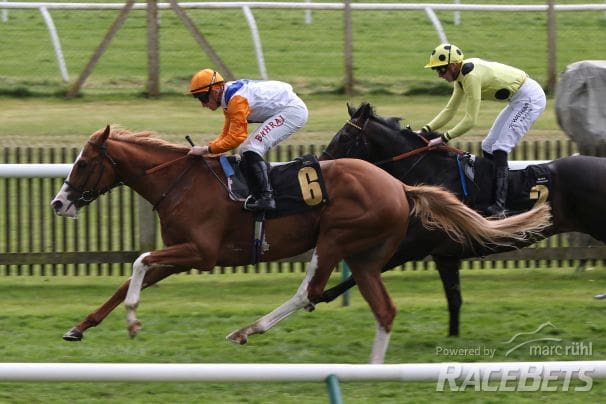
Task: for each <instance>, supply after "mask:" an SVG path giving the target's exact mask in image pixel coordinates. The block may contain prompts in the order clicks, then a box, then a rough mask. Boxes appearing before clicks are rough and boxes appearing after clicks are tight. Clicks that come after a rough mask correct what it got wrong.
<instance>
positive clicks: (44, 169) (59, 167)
mask: <svg viewBox="0 0 606 404" xmlns="http://www.w3.org/2000/svg"><path fill="white" fill-rule="evenodd" d="M548 162H549V160H513V161H510V162H509V168H510V169H512V170H521V169H523V168H526V167H527V166H529V165H534V164H542V163H548ZM71 168H72V165H71V164H0V178H45V177H48V178H57V177H67V175H68V174H69V171H70V170H71Z"/></svg>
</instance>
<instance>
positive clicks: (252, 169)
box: [243, 151, 276, 212]
mask: <svg viewBox="0 0 606 404" xmlns="http://www.w3.org/2000/svg"><path fill="white" fill-rule="evenodd" d="M243 157H244V161H246V165H247V167H246V171H247V174H248V178H249V183H250V186H251V195H250V196H249V197H248V198H247V199H246V201H245V202H244V209H246V210H250V211H253V212H258V211H264V210H273V209H275V208H276V201H275V200H274V193H273V190H272V189H271V183H270V181H269V172H268V169H267V163H265V160H263V158H262V157H261V156H259V155H258V154H257V153H255V152H250V151H248V152H244V153H243Z"/></svg>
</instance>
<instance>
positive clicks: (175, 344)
mask: <svg viewBox="0 0 606 404" xmlns="http://www.w3.org/2000/svg"><path fill="white" fill-rule="evenodd" d="M301 278H302V274H266V275H257V276H251V275H242V274H230V275H189V276H188V275H177V276H174V277H172V278H169V279H167V280H165V281H164V282H162V283H161V284H160V285H159V286H158V287H152V288H151V289H147V290H145V291H144V292H143V294H142V298H141V303H140V306H139V310H138V314H139V318H140V320H141V321H142V322H143V329H142V332H141V334H140V335H139V336H138V337H137V338H136V339H134V340H130V339H129V338H128V337H127V333H126V329H125V318H124V307H123V306H119V307H118V308H117V309H116V311H115V312H114V313H113V314H111V315H110V316H109V317H108V319H107V320H106V321H105V322H104V323H102V324H101V325H99V326H98V327H96V328H92V329H90V330H89V331H88V333H87V334H86V336H85V339H84V340H83V341H82V342H80V343H68V342H64V341H63V340H62V339H61V335H62V334H63V333H64V332H65V331H67V329H69V328H70V327H71V326H72V325H73V324H75V323H76V322H77V321H79V320H80V319H81V318H83V317H84V315H86V314H87V313H89V312H90V311H91V310H92V309H93V308H95V307H97V306H98V305H99V304H100V303H102V302H103V301H104V300H105V299H106V298H107V297H108V296H109V295H110V294H111V293H112V292H113V290H114V289H115V287H117V286H118V284H120V283H121V282H122V281H123V279H120V278H119V277H109V278H108V277H8V278H2V279H1V280H0V307H2V312H1V313H0V339H1V340H2V341H3V343H2V344H1V345H0V358H2V362H133V363H152V362H153V363H255V362H259V363H274V362H284V363H331V362H338V363H343V362H344V363H365V362H366V361H367V359H368V355H369V353H370V346H371V343H372V338H373V335H374V320H373V318H372V314H371V312H370V310H369V309H368V307H367V305H366V303H365V302H364V301H363V299H362V298H361V297H360V296H359V294H358V292H357V291H354V292H353V294H352V303H351V305H350V306H348V307H341V306H340V301H335V302H333V303H331V304H328V305H326V304H322V305H319V306H318V307H317V309H316V311H315V312H313V313H307V312H300V313H297V314H295V315H293V317H291V318H289V319H288V320H286V321H284V322H283V323H282V324H280V325H278V326H277V327H276V328H274V329H273V330H271V331H269V332H268V333H266V334H264V335H257V336H252V337H251V339H250V340H249V343H248V345H245V346H239V345H234V344H231V343H228V342H226V341H225V340H224V339H223V338H224V336H225V335H227V334H228V333H229V332H230V331H232V330H234V329H236V328H238V327H240V326H243V325H245V324H248V323H250V322H251V321H252V320H254V319H256V318H257V317H259V316H261V315H263V314H265V313H266V312H268V311H270V310H271V309H273V308H274V307H275V306H277V305H278V304H279V303H281V302H283V301H284V300H285V299H287V298H288V297H290V296H291V295H292V293H294V291H295V289H296V287H297V286H298V284H299V282H300V280H301ZM336 280H338V275H335V279H333V282H335V281H336ZM605 281H606V272H605V271H604V270H603V269H594V270H589V271H585V272H575V271H574V270H559V269H557V268H551V269H542V270H517V269H507V270H469V271H464V272H463V273H462V287H463V295H464V298H465V305H464V308H463V316H462V330H461V337H459V338H449V337H446V331H447V328H446V322H447V313H446V309H445V301H444V298H443V296H442V290H441V284H440V281H439V277H438V274H437V273H436V272H435V271H405V272H393V273H388V274H386V275H385V282H386V285H387V287H388V289H389V291H390V294H391V296H392V297H393V299H394V301H395V303H396V305H397V307H398V316H397V317H396V321H395V324H394V331H393V335H392V339H391V343H390V348H389V351H388V352H387V357H386V363H403V362H410V363H423V362H451V361H453V362H470V361H472V362H473V361H512V360H514V361H542V360H591V359H594V360H595V359H601V358H603V357H604V355H605V353H606V352H605V347H606V337H605V336H604V335H605V334H604V328H605V327H604V322H603V321H602V318H603V312H604V302H603V301H598V300H594V299H593V298H592V295H593V294H594V293H596V292H602V291H603V287H604V285H605ZM548 321H549V322H551V323H552V324H553V325H554V326H555V327H556V328H553V327H548V328H546V329H545V330H544V331H543V332H542V333H540V334H539V336H542V337H553V338H561V340H562V342H561V343H559V344H562V345H566V344H571V343H573V342H583V343H585V344H588V343H591V344H592V354H591V355H584V356H574V355H569V356H565V357H563V356H560V357H558V356H557V355H554V356H542V357H537V356H532V355H530V354H529V352H528V351H527V350H526V351H525V350H522V349H520V350H517V351H515V352H514V353H513V354H512V355H510V356H505V353H506V352H507V349H509V348H511V344H506V343H505V342H506V341H507V340H509V339H510V338H511V337H512V336H513V335H514V334H516V333H518V332H529V331H534V330H535V329H536V328H538V327H539V326H540V325H541V324H542V323H545V322H548ZM546 345H549V343H546ZM478 347H480V348H481V349H482V350H483V349H484V348H490V349H494V350H495V352H496V353H495V355H494V356H493V357H488V356H484V355H483V354H482V355H479V356H474V355H468V356H465V355H445V354H443V353H439V352H443V350H442V351H440V349H444V348H448V349H455V348H470V349H474V348H478ZM556 385H557V384H556ZM559 386H560V387H559V389H560V390H561V384H560V385H559ZM605 389H606V384H604V382H603V381H598V380H596V381H594V386H593V388H592V390H591V391H590V392H587V393H578V392H577V393H575V392H573V391H571V392H567V393H564V392H559V393H549V392H547V393H489V392H474V391H473V388H468V389H467V391H466V392H446V393H444V392H435V384H434V383H410V384H408V383H395V382H388V383H353V382H352V383H342V390H343V395H344V398H345V402H347V403H377V402H381V403H402V402H422V401H423V402H427V401H428V400H429V401H436V400H440V401H447V402H468V401H472V402H495V403H499V402H539V401H549V402H562V403H564V402H565V403H577V402H578V403H581V402H582V403H586V402H597V401H601V397H603V395H604V392H605V391H606V390H605ZM26 400H27V402H45V403H48V402H67V401H70V402H79V403H80V402H81V403H96V402H148V403H149V402H152V403H160V402H165V401H166V400H170V401H171V402H179V403H194V402H196V403H201V402H202V403H214V402H225V403H236V402H238V403H240V402H246V403H266V402H276V403H292V402H304V403H317V402H326V401H327V394H326V387H325V386H324V385H323V384H321V383H283V384H279V383H237V384H236V383H233V384H229V383H228V384H215V383H213V384H204V383H183V384H169V383H165V384H151V383H139V384H129V383H117V384H109V383H107V384H93V383H61V384H50V383H48V384H47V383H28V384H16V383H4V384H0V402H14V403H17V402H25V401H26Z"/></svg>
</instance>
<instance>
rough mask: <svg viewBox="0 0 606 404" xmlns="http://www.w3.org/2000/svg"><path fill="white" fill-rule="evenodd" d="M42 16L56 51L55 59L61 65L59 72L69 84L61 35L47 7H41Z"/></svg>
mask: <svg viewBox="0 0 606 404" xmlns="http://www.w3.org/2000/svg"><path fill="white" fill-rule="evenodd" d="M40 14H42V18H44V22H45V23H46V28H48V34H49V35H50V38H51V42H52V43H53V48H54V49H55V57H56V58H57V64H58V65H59V71H60V72H61V78H62V79H63V81H64V82H65V83H67V82H69V76H68V74H67V67H66V66H65V59H64V58H63V51H62V50H61V42H60V41H59V35H57V28H56V27H55V23H54V21H53V17H51V15H50V13H49V12H48V9H47V8H46V7H40Z"/></svg>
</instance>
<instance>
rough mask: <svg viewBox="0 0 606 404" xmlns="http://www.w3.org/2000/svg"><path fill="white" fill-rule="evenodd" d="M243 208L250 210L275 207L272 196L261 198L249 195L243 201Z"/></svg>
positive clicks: (272, 208)
mask: <svg viewBox="0 0 606 404" xmlns="http://www.w3.org/2000/svg"><path fill="white" fill-rule="evenodd" d="M244 209H245V210H249V211H251V212H259V211H264V210H274V209H276V201H275V200H274V199H273V198H262V197H255V196H253V195H249V196H248V198H246V200H245V201H244Z"/></svg>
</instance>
